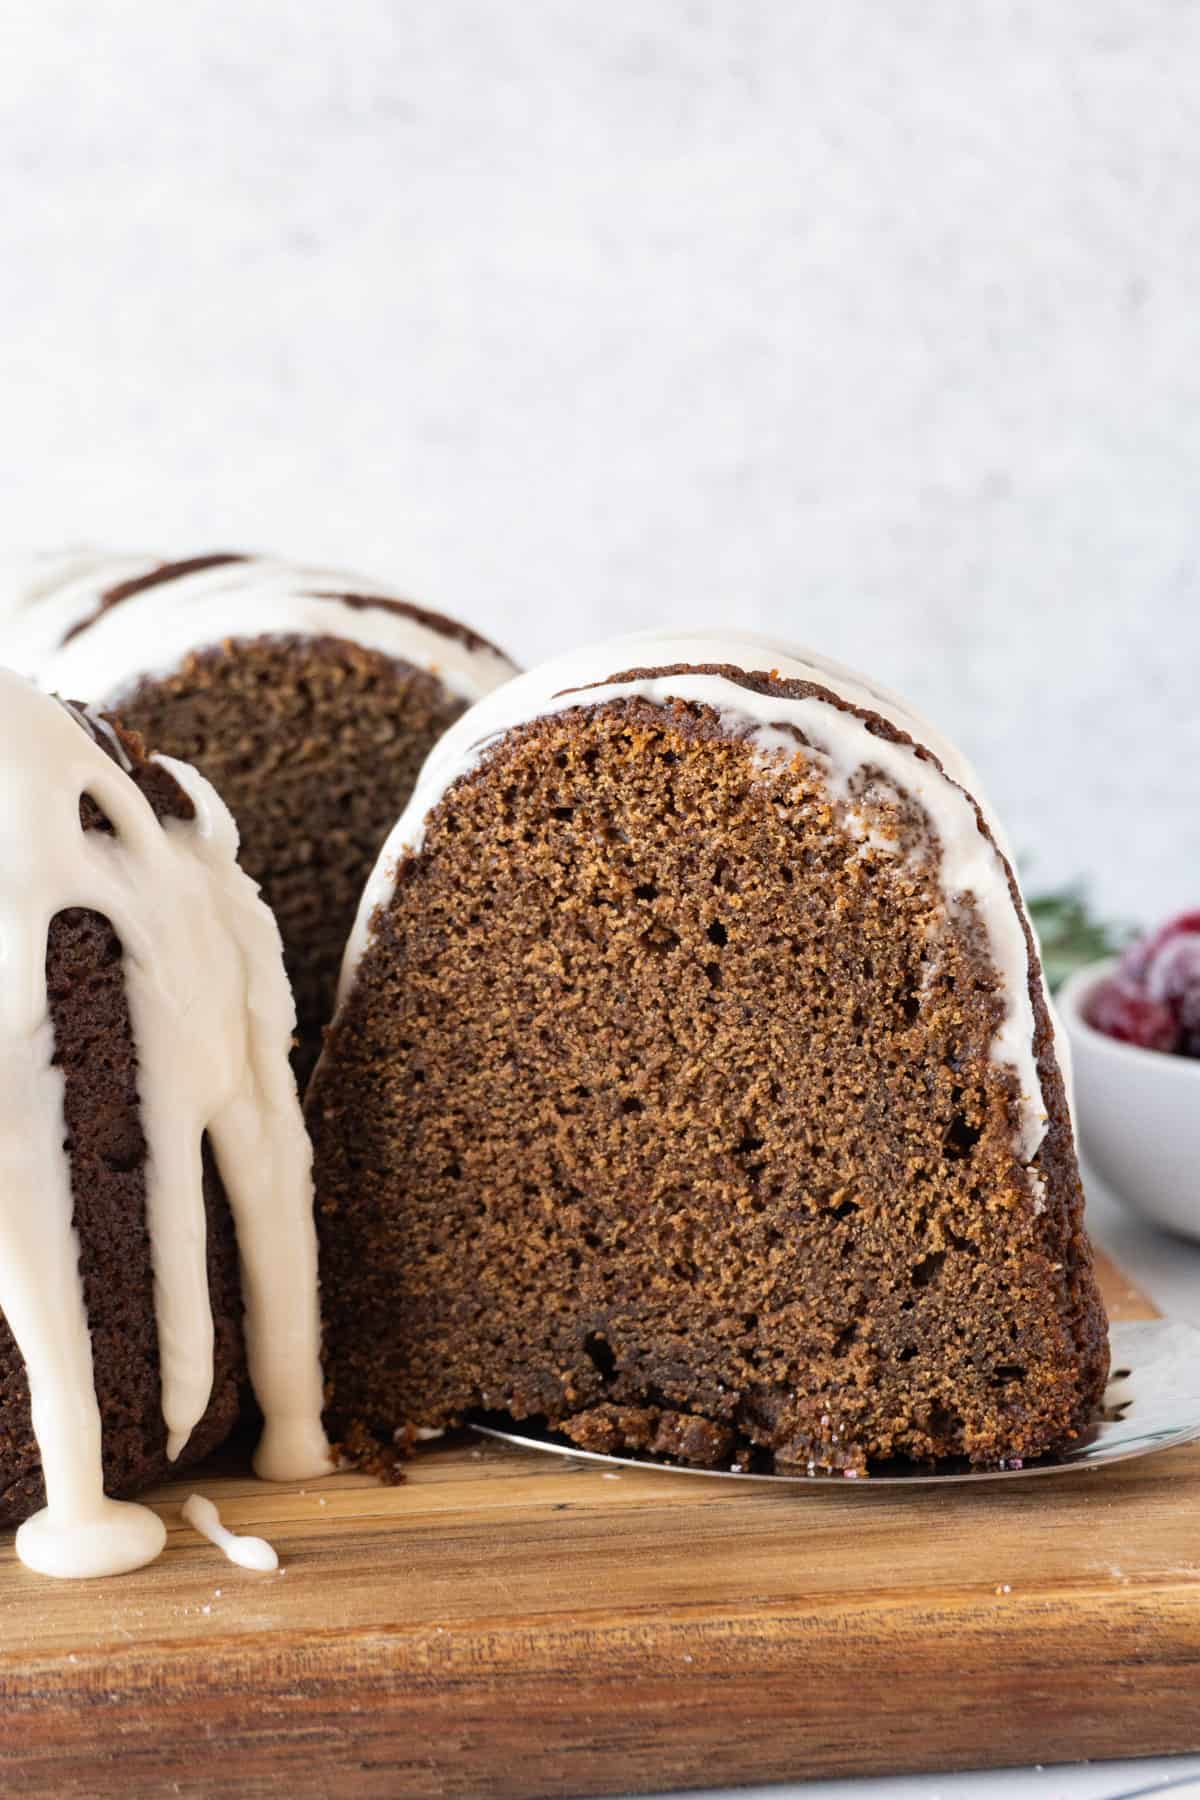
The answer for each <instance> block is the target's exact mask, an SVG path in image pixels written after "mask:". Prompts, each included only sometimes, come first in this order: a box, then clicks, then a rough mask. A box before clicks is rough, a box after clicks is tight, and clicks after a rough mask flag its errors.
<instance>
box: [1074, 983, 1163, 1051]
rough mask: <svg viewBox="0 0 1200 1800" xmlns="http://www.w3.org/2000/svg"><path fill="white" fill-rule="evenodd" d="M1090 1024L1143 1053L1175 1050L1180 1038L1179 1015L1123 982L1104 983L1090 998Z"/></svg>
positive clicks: (1088, 1014) (1088, 1008) (1160, 1002)
mask: <svg viewBox="0 0 1200 1800" xmlns="http://www.w3.org/2000/svg"><path fill="white" fill-rule="evenodd" d="M1086 1017H1087V1021H1088V1024H1089V1025H1093V1026H1094V1027H1095V1029H1096V1030H1097V1031H1102V1032H1103V1033H1104V1034H1105V1036H1106V1037H1111V1038H1119V1039H1120V1040H1121V1042H1122V1043H1125V1044H1137V1045H1139V1046H1140V1047H1141V1048H1142V1049H1143V1050H1174V1048H1175V1045H1176V1042H1177V1040H1178V1037H1179V1029H1178V1027H1177V1025H1176V1023H1175V1016H1174V1014H1173V1013H1172V1011H1171V1009H1170V1007H1169V1006H1165V1005H1164V1004H1163V1002H1162V1001H1161V1000H1151V999H1149V998H1148V997H1147V996H1146V995H1145V994H1139V993H1138V992H1137V990H1136V989H1135V988H1132V987H1130V986H1129V985H1128V984H1127V983H1126V982H1124V981H1120V980H1113V981H1102V982H1101V983H1100V985H1099V987H1097V988H1095V989H1094V990H1093V992H1092V993H1091V995H1090V996H1089V998H1088V1003H1087V1008H1086Z"/></svg>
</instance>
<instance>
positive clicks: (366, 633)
mask: <svg viewBox="0 0 1200 1800" xmlns="http://www.w3.org/2000/svg"><path fill="white" fill-rule="evenodd" d="M160 561H161V559H159V558H156V557H146V556H139V557H128V556H115V555H107V554H105V553H103V552H88V551H75V552H66V553H62V554H59V555H53V556H45V557H40V558H35V559H33V560H32V561H31V562H29V563H28V564H26V565H25V566H24V568H23V569H22V570H20V571H12V572H11V573H10V574H9V576H8V578H7V580H6V581H5V580H4V578H3V577H0V652H2V654H3V656H4V660H5V661H6V662H8V663H10V664H11V665H12V667H14V668H16V669H20V671H21V672H22V673H23V674H25V675H29V676H31V677H32V678H33V679H34V680H35V681H37V682H38V683H39V685H40V686H42V687H44V688H46V689H47V690H49V691H52V692H55V693H61V694H70V695H74V696H77V697H81V698H83V699H85V700H88V701H91V702H93V703H97V704H98V703H103V704H105V705H118V704H119V702H120V700H121V699H122V698H123V697H124V696H125V695H126V694H128V693H129V692H130V691H131V690H132V689H133V688H134V687H136V685H137V683H138V682H139V681H140V680H142V679H143V678H144V677H147V676H150V677H161V676H164V675H168V674H170V673H171V671H172V670H174V669H176V668H178V667H179V665H180V663H181V662H182V661H183V660H184V658H185V657H186V656H188V655H189V654H191V653H192V652H193V651H196V650H202V649H206V648H211V647H212V646H214V645H218V644H221V643H224V642H225V641H226V640H228V639H237V640H242V641H244V640H247V639H250V638H256V637H264V636H282V637H291V636H300V637H335V638H341V639H343V640H345V641H346V642H349V643H353V644H358V645H360V646H361V647H363V648H364V649H367V650H376V651H379V652H380V653H381V654H382V655H385V656H390V657H392V658H394V659H395V660H396V661H397V662H405V663H410V664H412V665H413V666H414V667H415V668H419V669H425V670H428V671H429V672H430V673H431V674H434V675H436V676H437V677H438V679H439V680H440V681H441V682H442V684H443V686H444V687H445V688H446V689H447V690H448V691H449V692H450V693H452V694H454V695H456V696H457V697H458V698H459V699H463V700H478V699H480V698H481V697H482V696H483V695H484V694H487V693H490V692H491V690H492V689H493V688H494V687H496V686H497V685H498V684H499V683H500V682H502V681H507V680H508V678H509V676H510V675H512V673H513V668H512V665H511V663H509V662H508V660H507V658H505V657H503V656H501V655H500V654H499V653H498V652H497V651H495V650H492V649H490V648H489V647H488V646H486V645H482V646H479V647H477V648H472V647H471V646H470V645H469V644H467V643H464V642H463V641H462V640H461V639H460V638H459V637H457V636H456V635H454V634H452V633H448V632H443V631H439V630H437V629H436V628H435V627H434V626H432V625H427V624H425V623H423V622H422V621H421V620H420V619H414V618H410V617H409V616H408V615H407V614H405V613H397V612H392V611H391V610H390V609H389V608H387V607H381V606H364V607H357V606H347V605H345V604H344V603H343V602H342V601H340V600H338V599H337V598H333V597H331V596H335V595H337V594H361V595H375V596H380V597H383V598H387V597H389V596H388V595H387V594H386V591H384V592H382V593H381V590H380V588H379V587H378V585H377V584H376V583H373V582H371V581H369V580H367V579H366V578H365V577H363V576H361V575H353V574H348V573H347V572H346V571H345V570H337V569H323V568H312V567H305V566H303V565H300V564H292V563H287V562H283V561H278V560H274V559H271V558H268V557H252V558H249V559H247V560H245V561H239V562H228V563H221V564H218V565H217V566H216V567H215V568H209V569H201V570H197V571H196V572H195V573H193V574H190V575H180V576H175V577H172V578H171V579H170V580H168V581H164V582H160V583H157V584H156V585H154V586H152V587H150V588H147V589H146V590H145V591H144V592H142V593H135V594H131V595H130V596H129V597H128V599H125V600H122V601H120V602H119V604H117V605H116V606H112V607H110V608H109V609H108V610H107V611H106V612H103V613H101V614H100V615H99V617H96V618H95V619H94V620H93V622H92V623H91V624H89V625H88V626H87V627H86V629H84V630H82V631H80V632H78V634H77V635H76V636H74V637H72V638H70V639H69V641H67V642H64V639H66V638H67V636H68V633H69V632H71V630H72V629H73V627H75V626H77V625H79V624H80V623H81V622H82V621H83V620H85V619H89V618H92V615H93V614H94V613H95V612H96V608H97V605H98V603H99V600H100V597H101V595H102V594H104V593H105V592H107V591H108V590H109V589H110V588H113V587H115V586H117V585H118V584H120V583H124V582H127V581H130V580H136V579H138V578H139V577H141V576H145V575H148V574H150V573H151V571H153V570H154V569H155V568H157V567H158V566H159V564H160Z"/></svg>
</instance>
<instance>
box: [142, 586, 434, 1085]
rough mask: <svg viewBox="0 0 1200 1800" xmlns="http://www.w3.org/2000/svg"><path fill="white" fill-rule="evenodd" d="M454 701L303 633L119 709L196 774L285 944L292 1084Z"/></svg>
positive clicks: (416, 678)
mask: <svg viewBox="0 0 1200 1800" xmlns="http://www.w3.org/2000/svg"><path fill="white" fill-rule="evenodd" d="M349 603H350V604H357V602H355V601H354V599H353V597H351V601H350V602H349ZM367 603H368V602H363V604H367ZM369 604H371V605H377V604H381V603H380V602H376V601H370V602H369ZM395 604H396V605H399V604H400V603H398V602H397V603H395ZM409 610H413V611H415V610H416V609H409ZM422 616H426V615H422ZM427 616H428V617H429V618H434V619H436V617H437V615H427ZM463 705H464V703H463V702H462V701H461V700H458V699H456V698H455V697H454V696H452V695H451V694H449V693H448V692H447V690H446V689H445V688H444V687H443V685H442V683H441V682H440V681H439V680H438V679H437V677H436V676H434V675H430V674H427V673H426V672H425V671H424V670H420V669H415V668H412V667H410V666H408V665H407V664H403V663H397V662H394V661H393V660H392V659H391V658H389V657H387V656H384V655H381V654H379V653H378V652H376V651H372V650H365V649H362V648H360V647H359V646H357V645H355V644H352V643H349V642H347V641H345V640H343V639H339V638H300V637H296V638H284V637H262V638H255V639H251V640H249V641H242V642H239V643H238V644H237V645H236V646H227V647H223V648H217V649H213V650H206V651H201V652H198V653H196V654H194V655H192V656H189V657H188V658H187V660H186V662H185V663H184V664H183V665H182V667H181V668H179V669H178V670H176V671H175V672H174V673H173V674H172V675H169V676H167V677H165V678H163V679H158V680H145V681H143V682H141V684H140V685H139V686H138V688H137V689H136V690H135V692H134V693H133V694H132V695H130V696H129V697H128V698H127V699H126V700H125V701H123V702H122V706H121V715H122V717H123V718H124V719H125V720H126V722H127V723H128V724H130V725H132V726H133V727H134V728H135V729H136V730H138V731H140V732H141V734H142V736H143V737H144V738H145V740H146V742H147V743H148V744H150V745H152V746H153V748H154V749H155V750H157V751H162V752H165V753H167V754H169V755H171V756H177V757H180V758H182V760H183V761H185V762H189V763H192V764H194V765H195V767H196V768H198V769H199V770H200V771H201V772H202V773H203V774H204V775H206V776H207V777H208V779H209V780H210V781H211V782H212V784H213V786H214V787H215V788H216V789H217V791H218V793H219V794H220V795H221V798H222V799H223V800H224V801H225V803H226V805H227V806H228V807H229V809H230V811H231V812H232V813H233V815H234V818H235V819H236V820H237V824H238V830H239V832H240V833H241V856H240V860H241V863H242V866H243V868H244V869H245V870H246V871H247V873H248V874H250V875H251V876H253V878H254V880H255V881H257V882H258V883H259V884H260V885H261V887H262V890H263V895H264V898H265V899H266V901H267V903H268V904H269V905H270V907H271V908H272V910H273V912H274V914H275V917H276V918H277V920H278V921H279V929H280V932H281V933H282V936H283V946H284V960H285V962H286V965H287V971H288V976H289V979H290V980H291V983H292V987H293V989H294V991H295V995H296V1008H297V1013H298V1020H299V1023H298V1042H299V1047H298V1050H297V1056H296V1071H297V1075H298V1077H299V1079H300V1082H301V1085H302V1086H303V1084H304V1082H305V1081H306V1080H307V1079H308V1075H309V1072H310V1071H311V1069H312V1066H313V1064H314V1062H315V1061H316V1058H317V1056H318V1054H319V1052H320V1046H321V1032H322V1028H323V1026H324V1025H325V1023H326V1022H327V1020H328V1018H329V1015H330V1013H331V1011H332V1007H333V997H334V993H335V991H336V987H337V977H338V971H339V968H340V966H341V958H342V951H343V949H344V948H345V943H346V938H347V935H348V933H349V930H350V926H351V924H352V923H353V920H354V913H355V909H356V907H357V905H358V899H359V895H360V894H361V892H362V887H363V883H364V881H365V880H366V878H367V875H368V873H369V871H370V869H371V866H372V864H373V862H374V860H375V856H376V854H377V852H378V850H379V847H380V844H381V843H382V841H383V839H384V837H385V836H386V835H387V832H388V830H389V829H390V827H391V826H392V824H393V823H394V822H395V819H396V817H397V815H398V814H399V813H400V811H401V810H402V809H403V807H404V805H405V803H406V801H407V800H408V797H409V794H410V793H411V791H412V786H413V783H414V781H415V780H416V777H417V772H418V770H419V769H420V767H421V764H422V763H423V762H424V760H425V757H426V756H427V754H428V753H429V751H430V750H431V749H432V747H433V745H434V743H435V742H436V741H437V739H438V738H439V737H440V736H441V735H442V733H443V732H444V731H445V730H446V728H447V727H448V726H449V725H450V724H452V723H453V721H454V720H455V719H456V718H457V717H458V715H459V714H460V713H461V712H462V711H463Z"/></svg>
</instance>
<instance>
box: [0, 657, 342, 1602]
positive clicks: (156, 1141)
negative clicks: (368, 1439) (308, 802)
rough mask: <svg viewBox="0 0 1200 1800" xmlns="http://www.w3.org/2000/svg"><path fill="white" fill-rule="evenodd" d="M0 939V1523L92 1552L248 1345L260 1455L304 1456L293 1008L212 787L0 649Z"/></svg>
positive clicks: (318, 1459) (302, 1228)
mask: <svg viewBox="0 0 1200 1800" xmlns="http://www.w3.org/2000/svg"><path fill="white" fill-rule="evenodd" d="M0 945H3V950H4V982H3V984H2V986H0V1523H3V1524H14V1523H17V1522H19V1521H23V1520H24V1521H26V1523H25V1524H24V1525H23V1526H22V1531H21V1532H20V1533H19V1534H18V1550H19V1551H20V1553H21V1555H22V1557H23V1559H24V1560H26V1561H27V1562H29V1564H30V1566H32V1567H34V1568H37V1569H40V1570H42V1571H43V1572H45V1573H50V1574H98V1573H110V1572H112V1573H115V1572H117V1571H118V1570H120V1569H122V1568H128V1567H134V1566H136V1565H137V1564H138V1563H140V1562H145V1561H147V1560H149V1558H150V1557H151V1556H153V1555H154V1554H156V1552H157V1549H158V1548H159V1547H160V1546H161V1542H162V1526H161V1523H160V1521H159V1520H158V1519H157V1518H156V1516H155V1515H154V1514H152V1513H150V1512H148V1511H146V1510H145V1509H144V1508H141V1507H132V1506H125V1505H119V1504H115V1503H114V1497H115V1496H120V1495H130V1494H135V1493H138V1492H140V1491H141V1490H142V1489H144V1488H145V1487H147V1486H148V1485H150V1484H151V1483H152V1482H154V1481H156V1480H159V1479H160V1478H162V1477H163V1476H164V1475H165V1474H167V1472H168V1471H169V1470H171V1469H180V1468H185V1467H189V1466H190V1465H192V1464H194V1463H195V1462H197V1461H198V1460H199V1459H200V1458H201V1457H203V1456H204V1455H206V1454H207V1453H208V1452H209V1451H210V1450H211V1449H212V1448H214V1446H216V1445H217V1444H219V1443H220V1442H221V1440H222V1439H223V1438H224V1437H225V1436H226V1435H227V1434H228V1432H229V1431H230V1430H231V1428H232V1426H233V1425H234V1423H235V1421H236V1420H237V1418H238V1416H239V1410H240V1405H241V1395H242V1389H243V1387H244V1386H245V1384H246V1381H247V1369H248V1367H249V1369H250V1370H251V1371H252V1373H253V1379H254V1387H255V1390H256V1393H257V1396H258V1399H259V1401H260V1404H261V1407H262V1411H263V1414H264V1417H265V1422H266V1423H265V1432H264V1437H263V1442H262V1445H261V1446H260V1452H259V1467H260V1468H261V1469H262V1471H263V1472H264V1473H267V1474H278V1475H283V1474H290V1473H296V1472H299V1473H303V1472H305V1471H307V1472H308V1473H310V1474H311V1473H317V1472H319V1471H320V1470H321V1469H323V1468H324V1467H326V1466H327V1464H328V1456H327V1451H326V1448H325V1443H324V1439H323V1436H322V1434H321V1432H320V1424H319V1413H320V1401H321V1376H320V1367H319V1355H318V1348H319V1324H318V1319H317V1301H316V1242H315V1233H314V1230H313V1223H312V1199H311V1196H312V1189H311V1156H310V1152H309V1148H308V1144H307V1139H306V1136H305V1133H304V1129H303V1121H302V1118H301V1114H300V1109H299V1100H298V1096H297V1093H296V1088H295V1079H294V1076H293V1074H292V1072H291V1069H290V1067H289V1050H290V1045H291V1039H292V1029H293V1026H294V1022H295V1012H294V1007H293V1005H292V1001H291V996H290V993H289V991H288V987H287V981H286V976H285V974H284V971H283V960H282V948H281V945H280V941H279V934H278V930H277V928H276V926H275V923H274V921H273V919H272V918H271V915H270V913H269V912H268V910H267V908H266V906H265V905H264V904H263V902H262V901H261V900H260V899H259V897H258V895H257V892H256V890H255V888H254V886H253V884H252V883H251V882H250V881H249V879H248V878H247V877H246V876H245V875H244V874H243V873H242V871H241V870H240V869H239V868H238V865H237V862H236V833H235V830H234V826H233V821H232V819H231V818H230V816H229V814H228V812H227V811H226V810H225V808H224V807H223V805H222V803H221V801H220V800H219V799H218V797H217V795H216V794H215V793H214V792H213V790H212V788H211V787H210V786H209V785H208V784H207V783H206V782H205V781H203V779H202V778H201V777H200V776H199V775H197V774H196V772H195V771H194V770H191V769H187V768H185V767H184V766H183V765H182V764H179V763H175V762H165V761H160V760H149V759H147V758H146V756H145V754H144V751H143V748H142V745H141V742H140V740H139V739H138V737H137V736H136V735H135V734H132V733H129V732H127V731H125V730H124V729H123V728H122V727H121V726H120V725H119V724H118V723H117V722H116V721H115V720H114V719H112V718H110V717H105V716H101V715H99V714H95V713H89V712H87V711H85V710H84V709H82V708H79V707H67V706H64V705H62V704H61V703H60V702H58V701H57V700H55V699H53V698H51V697H49V696H47V695H44V694H41V693H39V692H38V691H37V690H36V689H35V688H34V687H32V686H31V685H30V684H29V683H27V682H26V681H25V680H23V679H22V678H21V677H19V676H16V675H14V674H12V673H10V672H9V671H6V670H0ZM276 1255H277V1256H278V1258H279V1262H278V1265H277V1264H276V1261H275V1257H276ZM239 1257H240V1261H241V1265H242V1271H243V1273H242V1276H241V1278H239ZM244 1299H245V1303H246V1307H247V1311H246V1318H247V1333H248V1336H249V1340H250V1350H251V1354H250V1356H249V1358H248V1357H247V1353H246V1350H245V1349H244V1345H243V1336H244V1334H243V1324H242V1320H243V1300H244ZM39 1508H40V1509H41V1510H40V1511H39V1510H38V1509H39ZM31 1515H32V1516H31Z"/></svg>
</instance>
